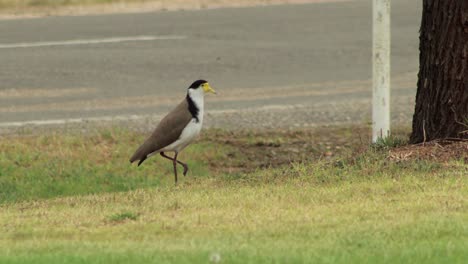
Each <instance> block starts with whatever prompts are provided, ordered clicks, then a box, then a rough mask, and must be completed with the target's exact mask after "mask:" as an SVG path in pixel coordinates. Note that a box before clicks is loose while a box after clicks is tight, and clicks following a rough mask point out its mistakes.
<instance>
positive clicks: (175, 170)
mask: <svg viewBox="0 0 468 264" xmlns="http://www.w3.org/2000/svg"><path fill="white" fill-rule="evenodd" d="M177 154H178V153H177V152H176V153H175V155H174V159H173V160H172V162H173V164H174V176H175V184H176V185H177Z"/></svg>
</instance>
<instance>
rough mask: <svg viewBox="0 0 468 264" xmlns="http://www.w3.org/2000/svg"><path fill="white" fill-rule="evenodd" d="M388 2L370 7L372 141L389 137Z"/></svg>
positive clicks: (380, 0) (376, 1) (379, 0)
mask: <svg viewBox="0 0 468 264" xmlns="http://www.w3.org/2000/svg"><path fill="white" fill-rule="evenodd" d="M390 1H391V0H373V5H372V6H373V7H372V10H373V11H372V17H373V18H372V20H373V21H372V31H373V32H372V35H373V45H372V60H373V63H372V86H373V96H372V141H373V142H376V141H377V139H378V138H386V137H387V136H389V135H390Z"/></svg>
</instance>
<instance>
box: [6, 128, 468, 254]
mask: <svg viewBox="0 0 468 264" xmlns="http://www.w3.org/2000/svg"><path fill="white" fill-rule="evenodd" d="M365 131H366V130H365V129H359V128H324V129H315V130H313V131H293V132H291V131H282V132H248V131H247V132H238V133H237V132H236V133H232V132H226V131H216V130H210V131H205V133H204V136H203V137H202V138H201V139H200V140H199V141H198V143H197V144H196V145H194V146H191V147H189V148H188V149H187V151H186V152H184V153H183V154H181V155H180V157H181V159H183V160H185V161H187V162H188V163H189V166H190V168H191V170H190V172H189V175H188V176H187V177H184V178H182V179H181V182H180V184H179V185H178V186H174V182H173V175H172V171H171V163H170V162H168V161H166V160H164V159H160V158H156V157H152V158H150V159H149V160H148V161H146V162H145V163H144V164H143V166H141V167H139V168H137V167H135V166H130V164H129V163H128V161H127V159H128V156H129V155H130V154H131V152H132V151H133V150H134V149H135V148H136V147H137V145H138V143H139V142H140V141H141V140H142V139H143V138H144V135H142V134H139V133H135V132H131V131H124V130H121V129H109V130H101V131H98V132H96V133H92V134H91V135H80V134H73V133H67V134H65V135H63V134H50V135H47V136H46V135H34V134H31V135H15V136H5V137H2V138H1V139H0V151H1V152H0V190H1V193H0V234H2V235H1V237H0V263H209V262H213V263H216V262H219V263H466V260H467V259H468V251H467V250H466V248H467V246H468V221H467V219H468V208H467V205H468V199H467V197H468V188H467V186H466V184H467V182H468V179H467V178H468V177H467V175H468V166H467V164H466V161H465V160H464V159H463V158H457V159H453V160H449V161H444V162H437V161H428V160H424V159H408V160H401V159H398V160H394V159H392V158H389V154H388V153H389V150H388V149H389V147H388V145H390V144H381V145H378V146H373V147H369V146H368V143H367V139H368V135H367V134H366V133H365ZM403 134H404V133H402V135H403ZM360 135H361V136H360ZM306 143H308V144H306ZM392 144H393V143H392ZM301 146H304V147H301Z"/></svg>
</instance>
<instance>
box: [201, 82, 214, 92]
mask: <svg viewBox="0 0 468 264" xmlns="http://www.w3.org/2000/svg"><path fill="white" fill-rule="evenodd" d="M202 87H203V91H205V93H214V94H216V92H215V90H214V89H213V88H211V86H210V84H209V83H204V84H203V85H202Z"/></svg>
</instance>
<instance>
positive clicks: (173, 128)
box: [130, 100, 192, 165]
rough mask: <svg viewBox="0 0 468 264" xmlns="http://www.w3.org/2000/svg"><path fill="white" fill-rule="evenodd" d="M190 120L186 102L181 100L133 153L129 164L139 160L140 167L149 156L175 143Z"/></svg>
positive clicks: (190, 116)
mask: <svg viewBox="0 0 468 264" xmlns="http://www.w3.org/2000/svg"><path fill="white" fill-rule="evenodd" d="M191 119H192V115H191V114H190V111H189V110H188V103H187V100H183V101H182V102H181V103H180V104H179V105H178V106H177V107H176V108H175V109H174V110H172V111H171V112H170V113H169V114H167V115H166V116H165V117H164V118H163V119H162V120H161V122H160V123H159V124H158V126H157V127H156V129H155V130H154V131H153V134H151V136H150V137H149V138H148V139H147V140H146V141H145V142H144V143H143V144H142V145H141V146H140V147H139V148H138V149H137V150H136V151H135V154H133V156H132V157H131V158H130V162H132V163H133V162H134V161H137V160H139V161H140V162H139V163H138V165H140V164H141V163H142V162H143V161H144V160H145V159H146V158H147V156H148V155H149V154H151V153H153V152H155V151H158V150H160V149H162V148H164V147H166V146H168V145H170V144H171V143H173V142H175V141H176V140H177V139H179V137H180V135H181V134H182V131H183V130H184V128H185V127H186V126H187V124H188V123H189V122H190V120H191Z"/></svg>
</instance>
